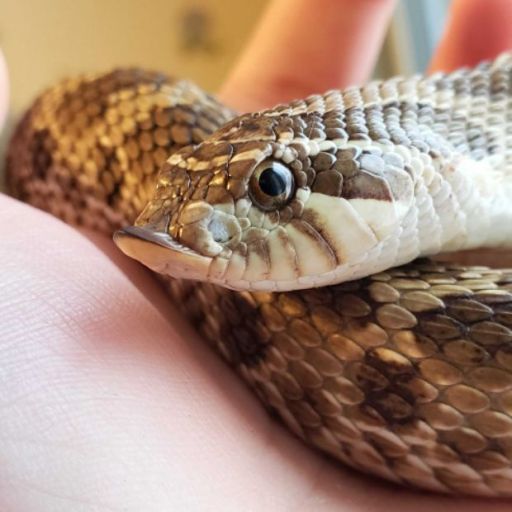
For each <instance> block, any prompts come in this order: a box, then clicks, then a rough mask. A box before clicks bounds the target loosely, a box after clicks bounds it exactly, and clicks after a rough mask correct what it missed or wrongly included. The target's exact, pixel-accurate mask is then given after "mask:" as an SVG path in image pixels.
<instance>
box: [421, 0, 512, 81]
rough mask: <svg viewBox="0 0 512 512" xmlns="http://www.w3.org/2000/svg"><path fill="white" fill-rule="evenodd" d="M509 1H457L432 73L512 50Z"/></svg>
mask: <svg viewBox="0 0 512 512" xmlns="http://www.w3.org/2000/svg"><path fill="white" fill-rule="evenodd" d="M511 26H512V2H511V1H510V0H454V1H453V2H452V4H451V7H450V12H449V16H448V21H447V23H446V26H445V29H444V33H443V36H442V38H441V42H440V43H439V45H438V47H437V50H436V52H435V54H434V56H433V58H432V62H431V64H430V70H431V71H438V70H442V71H450V70H453V69H456V68H458V67H461V66H471V65H475V64H477V63H478V62H480V61H482V60H485V59H490V58H492V57H494V56H496V55H497V54H498V53H500V52H502V51H504V50H507V49H509V48H511V47H512V30H511Z"/></svg>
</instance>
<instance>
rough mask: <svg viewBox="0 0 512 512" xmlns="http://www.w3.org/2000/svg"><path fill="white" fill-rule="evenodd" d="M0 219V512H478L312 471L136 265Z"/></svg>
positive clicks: (47, 225)
mask: <svg viewBox="0 0 512 512" xmlns="http://www.w3.org/2000/svg"><path fill="white" fill-rule="evenodd" d="M0 216H1V218H2V219H8V222H3V223H0V239H1V240H2V251H0V269H1V271H2V276H1V277H2V278H1V279H0V297H1V301H0V368H1V370H2V371H1V372H0V379H1V384H2V385H1V386H0V404H1V407H2V421H1V422H0V460H1V461H2V464H0V489H1V492H0V510H12V511H15V510H20V511H21V510H22V511H23V512H41V511H50V510H51V511H54V512H61V511H62V512H64V511H69V510H73V512H88V511H91V510H126V511H132V510H133V511H135V510H187V511H190V512H196V511H197V512H199V511H201V512H205V511H212V512H213V511H218V510H222V511H226V512H231V511H233V512H234V511H239V510H267V511H269V512H273V511H276V512H277V511H282V510H317V511H318V512H324V511H325V512H330V511H332V512H334V511H339V510H345V511H346V512H430V511H431V510H434V509H437V508H439V509H441V510H444V511H446V512H457V510H459V509H460V507H461V506H463V507H464V508H465V510H466V511H467V512H477V511H479V510H481V509H482V502H481V501H479V500H475V499H463V500H459V501H455V500H446V499H444V498H442V497H440V496H435V495H431V496H426V497H422V499H421V500H418V498H417V496H416V495H415V493H413V492H409V491H406V490H401V491H400V492H399V493H397V489H396V488H394V487H392V486H389V485H386V484H384V483H382V482H378V481H372V480H369V479H367V478H365V477H363V476H361V475H359V474H358V473H356V472H353V471H349V470H344V469H342V468H340V467H339V466H338V465H336V464H331V463H330V462H329V461H326V460H325V459H323V458H322V457H319V456H317V454H315V453H313V452H312V451H310V450H309V449H307V448H306V447H304V446H303V445H302V444H301V443H299V442H297V441H296V440H295V439H294V438H293V437H292V436H291V435H290V434H289V433H288V432H285V430H284V429H282V428H280V427H278V426H277V423H274V422H272V421H271V420H270V419H269V417H268V416H267V415H266V414H265V412H264V410H263V408H262V407H260V405H259V404H257V403H256V401H255V399H254V397H253V396H252V395H251V394H249V393H248V392H247V390H246V388H245V387H244V386H243V384H242V383H241V381H240V380H239V379H238V378H236V377H235V376H234V375H233V374H232V373H231V372H229V371H227V368H226V366H225V365H224V364H222V362H221V361H220V360H219V359H218V358H217V357H215V356H214V355H213V353H211V352H210V351H209V350H208V349H207V347H205V346H204V345H203V344H202V343H201V342H200V341H199V340H198V339H197V337H196V336H195V335H194V334H193V333H192V332H191V331H190V330H189V329H186V328H185V327H183V325H182V324H180V323H179V320H178V319H177V318H176V317H174V318H173V319H172V325H171V323H169V322H168V321H167V320H166V319H165V317H164V315H162V314H161V313H160V312H159V311H158V310H157V309H155V307H154V306H153V305H152V302H156V303H159V304H160V310H161V311H162V312H163V311H164V308H163V306H164V304H165V303H166V302H167V305H168V309H166V310H165V313H166V315H165V316H167V315H169V312H170V311H171V305H170V303H169V302H168V301H166V298H165V297H164V296H163V294H162V292H161V290H160V289H159V288H158V287H157V286H156V284H155V282H154V281H153V280H151V279H149V277H144V276H143V275H141V273H140V269H139V268H138V266H137V265H133V266H131V268H130V264H129V263H126V266H125V268H124V272H125V274H123V272H121V271H120V270H119V268H118V267H117V266H116V265H115V264H114V263H113V262H111V261H110V260H109V258H106V257H105V255H104V254H102V252H101V251H99V250H98V249H97V247H96V246H95V245H94V244H92V243H90V242H89V241H87V240H86V239H85V238H84V237H82V236H81V235H80V234H79V233H78V232H76V231H74V230H73V229H71V228H69V227H68V226H65V225H64V224H62V223H61V222H59V221H57V220H55V219H53V218H51V217H49V216H48V215H45V214H42V213H40V212H37V211H36V210H34V209H31V208H29V207H26V206H23V205H21V204H19V203H17V202H15V201H13V200H9V199H7V198H5V197H3V196H0ZM97 243H99V245H100V246H101V247H102V249H103V251H104V253H105V254H110V253H111V251H113V250H114V249H113V247H112V244H110V245H108V244H107V240H106V239H105V238H102V239H98V241H97ZM132 273H136V274H138V278H137V279H136V280H137V286H138V288H139V290H140V291H142V293H140V291H139V290H137V288H135V287H134V286H133V284H132V282H131V280H130V279H128V278H127V276H130V275H131V274H132ZM148 298H149V299H150V300H148ZM174 326H176V327H178V326H179V332H180V333H181V334H178V330H177V328H175V327H174ZM368 489H371V490H372V492H371V493H369V492H368ZM340 507H341V508H340ZM507 507H509V505H508V503H502V502H498V501H494V502H491V503H487V504H486V506H485V508H486V511H487V512H504V511H505V510H508V508H507Z"/></svg>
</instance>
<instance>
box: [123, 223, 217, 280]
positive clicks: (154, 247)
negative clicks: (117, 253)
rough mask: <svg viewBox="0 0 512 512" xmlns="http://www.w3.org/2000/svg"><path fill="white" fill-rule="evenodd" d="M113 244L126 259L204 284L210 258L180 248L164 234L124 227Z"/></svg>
mask: <svg viewBox="0 0 512 512" xmlns="http://www.w3.org/2000/svg"><path fill="white" fill-rule="evenodd" d="M114 243H115V244H116V245H117V247H118V248H119V249H120V250H121V251H122V252H123V253H124V254H126V255H127V256H129V257H130V258H133V259H135V260H137V261H139V262H140V263H142V264H143V265H145V266H146V267H149V268H150V269H151V270H154V271H155V272H158V273H160V274H166V275H169V276H171V277H176V278H183V279H193V280H198V281H204V280H205V279H206V278H207V276H208V270H209V268H210V265H211V263H212V258H210V257H207V256H202V255H201V254H197V253H196V252H194V251H192V250H191V249H189V248H188V247H185V246H184V245H182V244H180V243H179V242H177V241H176V240H174V238H172V237H171V236H170V235H168V234H167V233H162V232H159V231H153V230H151V229H148V228H145V227H141V226H127V227H125V228H123V229H120V230H118V231H116V232H115V233H114Z"/></svg>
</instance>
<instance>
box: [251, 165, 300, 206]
mask: <svg viewBox="0 0 512 512" xmlns="http://www.w3.org/2000/svg"><path fill="white" fill-rule="evenodd" d="M293 185H294V180H293V174H292V171H290V169H288V167H286V166H285V165H283V164H281V163H279V162H273V161H265V162H262V163H261V164H259V165H258V167H256V169H255V170H254V172H253V174H252V176H251V180H250V182H249V195H250V197H251V199H252V200H253V202H254V203H256V206H258V207H259V208H260V209H262V210H265V211H270V210H278V209H279V208H282V207H283V206H284V205H285V204H286V203H287V202H288V200H289V199H290V197H291V195H292V193H293Z"/></svg>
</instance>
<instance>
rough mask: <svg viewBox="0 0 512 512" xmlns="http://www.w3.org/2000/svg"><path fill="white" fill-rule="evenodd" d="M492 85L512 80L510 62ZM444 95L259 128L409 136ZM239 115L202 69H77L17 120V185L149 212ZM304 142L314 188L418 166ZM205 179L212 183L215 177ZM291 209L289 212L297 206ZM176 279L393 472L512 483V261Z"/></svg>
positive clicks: (196, 317) (298, 402) (158, 218)
mask: <svg viewBox="0 0 512 512" xmlns="http://www.w3.org/2000/svg"><path fill="white" fill-rule="evenodd" d="M480 82H481V81H480ZM480 82H479V81H478V80H477V79H472V81H471V82H470V83H469V82H468V81H467V80H466V79H461V81H459V83H458V85H457V87H458V88H459V90H460V91H463V90H466V89H467V88H468V87H469V88H473V89H475V90H478V91H479V90H480V89H481V87H482V85H481V83H480ZM445 86H446V87H450V84H449V83H447V84H445ZM493 88H494V89H493V91H494V92H493V94H494V93H495V94H501V93H502V88H503V86H502V85H501V82H500V81H499V80H497V79H495V83H494V85H493ZM302 106H304V102H302V101H298V102H294V104H292V107H290V106H288V107H286V106H283V107H281V110H282V112H283V115H284V114H286V112H287V111H288V109H289V108H301V107H302ZM411 109H412V107H411ZM431 113H432V111H431V109H430V107H429V106H428V105H427V106H418V107H417V108H414V109H412V110H411V111H410V113H409V114H406V111H405V110H404V109H403V105H400V104H398V103H396V104H392V103H389V104H388V105H387V106H386V107H385V108H383V109H382V111H379V112H375V111H374V112H373V114H372V112H371V111H368V110H367V111H366V112H364V111H363V110H362V109H360V108H359V107H354V109H353V110H352V111H349V112H348V113H347V117H346V119H341V118H340V116H339V115H336V116H333V115H332V114H331V115H329V113H326V114H325V116H324V117H323V122H324V123H325V125H324V126H323V125H322V122H321V120H319V119H320V118H319V117H315V116H310V117H309V121H304V120H302V119H301V118H300V117H299V118H295V119H294V120H293V122H290V121H289V120H288V121H285V120H284V118H283V121H282V123H281V124H279V122H278V121H276V120H270V121H269V120H268V119H267V120H261V118H259V117H258V116H254V124H252V125H251V126H249V127H248V132H250V131H251V130H254V131H256V132H257V131H258V130H259V129H260V127H263V128H264V133H266V135H267V136H268V137H269V140H274V139H275V134H276V132H279V131H281V132H284V131H290V130H291V131H293V132H294V133H298V132H301V133H304V134H306V132H307V130H310V131H318V132H319V133H320V132H321V131H325V134H326V135H327V136H329V134H331V135H332V136H333V137H336V138H340V137H344V136H346V133H347V132H346V131H345V130H347V131H348V132H351V133H354V135H356V136H358V137H367V136H368V133H369V134H370V135H369V136H371V137H374V138H380V137H384V136H385V135H384V134H383V132H382V130H383V128H382V123H381V120H384V121H385V122H384V121H382V122H384V125H385V126H386V127H387V128H386V129H387V130H388V131H387V132H386V136H389V138H390V139H391V140H392V141H394V142H400V141H402V140H404V138H406V137H408V136H407V134H406V132H405V130H404V123H405V121H404V119H406V118H407V116H409V117H410V118H411V119H412V118H414V119H420V118H424V122H432V115H431ZM445 114H446V115H445ZM231 116H232V114H231V113H230V112H229V111H228V110H227V109H225V108H223V107H222V106H221V105H220V104H218V103H217V102H215V100H213V99H212V98H210V97H209V96H206V95H205V94H204V93H202V92H201V91H200V90H199V89H197V88H195V87H194V86H192V85H191V84H185V83H183V82H177V83H176V82H173V81H172V80H170V79H168V78H167V77H165V76H163V75H160V74H158V73H148V72H144V71H140V70H118V71H114V72H112V73H109V74H106V75H97V76H94V77H85V78H79V79H76V80H68V81H66V82H63V83H62V84H60V85H58V86H57V87H55V88H53V89H50V90H49V91H47V92H46V93H44V94H43V95H42V96H41V97H40V98H39V99H38V100H37V101H36V102H35V103H34V105H33V106H32V107H31V109H30V110H29V111H28V113H27V114H26V115H25V117H24V118H23V120H22V121H21V123H20V125H19V126H18V129H17V130H16V133H15V135H14V137H13V140H12V142H11V145H10V149H9V155H8V162H7V172H8V185H9V188H10V190H11V191H12V193H13V194H14V195H16V196H17V197H19V198H20V199H22V200H24V201H27V202H30V203H32V204H34V205H35V206H38V207H40V208H43V209H45V210H48V211H50V212H52V213H54V214H55V215H57V216H59V217H61V218H63V219H64V220H66V221H68V222H71V223H82V224H87V225H89V226H92V227H95V228H96V229H101V230H103V231H109V230H112V229H114V228H117V227H118V226H119V225H121V224H124V223H131V222H133V221H134V219H135V217H136V215H137V214H138V213H139V211H140V210H142V208H143V207H144V206H145V204H146V201H147V198H148V197H149V194H150V193H151V190H152V188H153V186H154V183H155V180H156V170H157V168H158V167H160V166H161V165H162V164H163V162H164V161H165V159H166V158H167V157H168V156H169V155H170V154H171V153H173V152H174V151H176V149H178V148H179V147H181V146H183V145H186V144H189V143H191V142H192V143H196V142H199V141H201V140H203V138H204V137H205V136H206V135H207V134H208V133H210V132H212V131H214V130H215V129H216V128H217V127H218V126H221V125H222V124H223V123H225V122H226V121H227V120H228V119H229V118H230V117H231ZM368 116H369V117H370V118H371V119H374V122H373V121H372V122H368ZM443 116H445V117H446V119H444V118H443ZM365 119H366V120H365ZM444 121H446V122H449V123H455V125H456V126H458V125H457V123H459V124H460V123H461V122H462V121H461V120H460V119H459V118H458V114H457V113H453V114H448V113H444V112H441V113H438V115H437V118H436V120H435V122H444ZM238 122H239V121H233V123H229V125H227V127H225V128H223V129H222V130H220V131H219V132H218V133H217V134H216V137H217V138H218V139H222V138H223V137H227V139H229V136H228V134H229V129H230V128H229V126H237V125H238ZM276 123H277V124H276ZM308 123H309V124H308ZM276 126H277V127H276ZM367 127H370V128H369V131H368V128H367ZM454 131H457V130H456V129H454ZM273 137H274V139H273ZM461 140H465V139H464V138H462V139H461ZM475 140H476V139H475ZM248 144H250V143H248ZM242 145H243V144H242ZM235 146H236V144H235V145H234V146H233V147H235ZM233 147H231V146H229V145H226V146H224V147H223V150H224V151H231V150H232V149H233ZM244 147H245V148H247V147H248V145H247V144H246V145H245V146H244ZM217 149H219V146H218V147H217ZM235 149H236V147H235ZM193 151H194V149H193V148H191V149H190V150H189V154H190V155H192V154H193ZM201 151H208V147H204V148H203V149H201ZM297 152H298V156H299V160H300V163H299V164H297V166H296V168H294V172H296V173H297V175H299V174H300V173H302V175H303V176H302V179H304V180H307V183H308V184H309V186H311V187H312V189H313V190H317V191H321V192H324V193H325V192H329V193H331V194H334V195H338V196H339V195H345V196H346V195H350V193H351V190H354V188H357V187H359V188H360V191H359V192H358V193H361V190H362V188H364V187H367V184H362V183H361V180H363V181H365V180H366V181H368V180H374V185H372V187H371V190H372V191H373V192H372V193H374V194H384V193H385V192H386V191H385V190H384V189H383V188H382V187H379V183H380V182H379V178H378V177H379V173H380V172H381V171H382V167H383V165H388V166H396V167H398V168H400V167H402V166H403V162H401V161H400V157H399V156H398V155H391V156H389V155H388V156H386V157H382V156H381V155H380V154H378V152H361V151H360V150H356V149H354V148H353V149H347V150H343V151H337V152H336V153H334V152H321V153H320V154H319V155H317V156H316V157H314V158H309V157H307V156H306V155H305V154H301V153H300V152H301V149H300V146H298V147H297ZM212 156H214V155H208V154H205V155H202V158H206V159H207V158H210V157H212ZM386 158H387V160H386ZM383 159H384V160H383ZM170 169H171V167H170V166H169V165H167V164H164V165H163V167H162V172H161V174H160V176H159V179H158V189H157V193H156V196H154V197H153V200H152V202H151V203H150V204H148V205H147V206H146V209H145V211H144V219H145V220H148V221H150V222H154V223H159V222H160V223H165V225H169V223H171V224H176V215H178V210H179V197H180V196H182V195H183V194H185V193H186V192H185V191H187V190H189V180H190V177H189V175H188V174H187V173H186V172H183V173H180V172H179V171H176V170H174V171H173V173H170ZM239 171H240V173H241V177H240V178H233V177H230V178H229V180H230V181H229V186H231V187H232V189H233V190H235V189H236V187H239V188H240V187H242V186H243V185H242V184H241V183H242V177H243V175H244V174H245V173H247V172H248V170H247V169H243V168H242V167H240V169H239ZM219 172H220V171H219ZM210 174H213V173H210ZM220 174H222V173H220ZM202 178H203V176H201V175H200V174H198V175H197V176H196V177H195V178H194V179H198V180H200V179H202ZM204 179H205V185H204V187H201V190H202V193H205V194H206V193H208V184H209V183H210V181H211V180H213V178H212V176H207V177H206V178H204ZM219 179H220V178H219ZM237 180H238V182H237ZM237 183H238V184H237ZM228 188H229V187H228ZM170 191H171V192H172V191H174V194H173V193H169V192H170ZM212 194H214V195H215V192H212ZM169 197H171V199H170V200H169V199H168V198H169ZM172 198H173V199H172ZM219 200H220V199H219ZM166 201H167V202H166ZM289 210H290V212H288V214H286V213H283V215H282V216H283V218H284V217H286V215H288V217H289V218H291V216H293V214H294V213H293V211H292V210H291V208H289ZM166 286H167V288H168V289H169V292H170V294H171V296H172V297H173V299H174V300H175V303H176V304H177V305H179V307H181V308H182V311H183V313H184V314H185V315H186V316H187V317H188V318H189V319H190V320H191V321H192V322H193V324H194V325H195V326H197V328H198V329H199V331H200V332H201V334H202V335H203V337H204V338H205V340H207V341H208V343H210V344H211V345H212V346H213V347H215V349H216V350H217V351H219V352H220V353H221V354H222V356H223V357H224V358H225V359H226V360H227V361H228V362H229V363H230V364H231V365H232V366H233V367H234V368H235V369H236V370H237V371H238V372H239V373H240V375H241V376H242V377H243V378H244V380H245V381H246V382H247V384H248V385H249V386H250V387H251V388H253V389H254V390H255V392H256V393H257V395H258V396H259V398H260V399H261V400H262V401H263V403H264V404H265V405H266V406H267V407H268V408H269V410H271V411H272V412H273V413H274V414H275V415H276V416H278V417H279V418H280V419H281V420H282V421H283V422H284V423H285V424H286V425H287V426H288V427H289V428H290V429H291V431H292V432H293V433H295V434H296V435H298V436H299V437H301V438H302V439H304V440H305V441H306V442H308V443H309V444H311V445H313V446H315V447H317V448H319V449H320V450H322V451H323V452H325V453H327V454H329V455H331V456H333V457H334V458H335V459H337V460H340V461H343V462H344V463H346V464H348V465H350V466H352V467H354V468H357V469H360V470H362V471H365V472H369V473H372V474H376V475H379V476H381V477H384V478H386V479H388V480H391V481H394V482H400V483H404V484H407V485H411V486H415V487H419V488H423V489H431V490H435V491H440V492H449V493H450V492H453V493H464V494H482V495H491V496H506V495H512V462H511V461H512V348H511V347H512V272H510V271H501V270H492V269H488V268H485V267H463V266H457V265H443V264H434V263H430V262H428V261H418V262H415V263H412V264H410V265H408V266H405V267H403V268H395V269H392V270H389V271H386V272H383V273H380V274H377V275H373V276H370V277H368V278H365V279H361V280H359V281H355V282H349V283H344V284H341V285H337V286H331V287H325V288H319V289H311V290H302V291H295V292H289V293H249V292H242V293H239V292H233V291H230V290H227V289H223V288H219V287H216V286H213V285H210V284H195V283H191V282H186V281H178V280H174V281H167V282H166Z"/></svg>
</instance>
